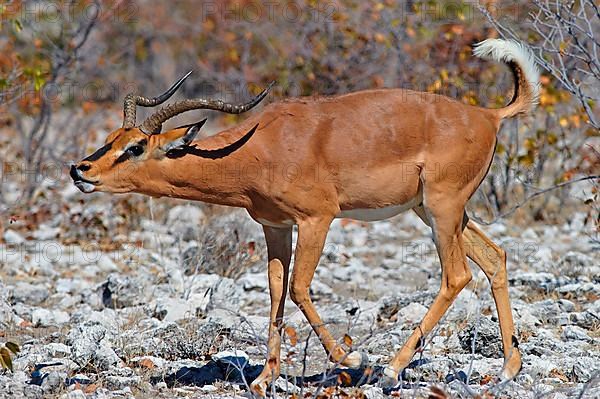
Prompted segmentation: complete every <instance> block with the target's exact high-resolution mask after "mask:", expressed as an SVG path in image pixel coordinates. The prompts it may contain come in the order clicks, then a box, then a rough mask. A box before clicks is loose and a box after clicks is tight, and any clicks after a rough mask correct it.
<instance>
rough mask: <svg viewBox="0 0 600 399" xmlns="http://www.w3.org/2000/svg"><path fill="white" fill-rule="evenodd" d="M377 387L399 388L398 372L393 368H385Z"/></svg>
mask: <svg viewBox="0 0 600 399" xmlns="http://www.w3.org/2000/svg"><path fill="white" fill-rule="evenodd" d="M377 385H378V386H379V387H380V388H394V387H396V386H398V372H397V371H396V370H394V369H393V368H391V367H384V368H383V372H382V374H381V377H379V380H378V381H377Z"/></svg>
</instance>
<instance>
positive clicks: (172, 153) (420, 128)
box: [71, 39, 539, 395]
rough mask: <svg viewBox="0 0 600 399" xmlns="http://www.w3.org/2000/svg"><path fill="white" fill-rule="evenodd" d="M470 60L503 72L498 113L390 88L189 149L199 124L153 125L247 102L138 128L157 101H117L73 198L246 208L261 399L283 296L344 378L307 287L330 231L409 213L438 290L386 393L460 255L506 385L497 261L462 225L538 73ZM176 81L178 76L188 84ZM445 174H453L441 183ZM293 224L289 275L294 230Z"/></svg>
mask: <svg viewBox="0 0 600 399" xmlns="http://www.w3.org/2000/svg"><path fill="white" fill-rule="evenodd" d="M474 54H475V55H476V56H479V57H484V58H490V59H493V60H496V61H503V62H505V63H506V64H507V65H508V66H509V67H510V69H511V71H512V72H513V74H514V77H515V91H514V96H513V98H512V100H511V101H510V103H509V104H508V105H507V106H506V107H504V108H500V109H486V108H481V107H476V106H471V105H465V104H462V103H460V102H458V101H456V100H454V99H451V98H448V97H444V96H440V95H436V94H430V93H421V92H413V91H409V90H401V89H387V90H366V91H361V92H356V93H350V94H345V95H341V96H335V97H316V98H312V97H311V98H298V99H290V100H284V101H279V102H275V103H272V104H269V105H268V106H266V107H265V108H264V110H263V111H262V112H261V113H259V114H255V115H252V116H251V117H250V118H248V119H247V120H246V121H245V122H243V123H241V124H240V125H238V126H236V127H233V128H230V129H227V130H225V131H222V132H220V133H218V134H216V135H214V136H211V137H208V138H205V139H202V140H195V136H196V134H197V133H198V130H199V129H200V127H201V126H202V123H203V122H204V121H203V122H200V123H197V124H194V125H189V126H184V127H181V128H177V129H173V130H170V131H167V132H164V133H162V132H161V126H162V124H163V123H164V122H165V121H166V120H168V119H170V118H172V117H174V116H176V115H178V114H180V113H182V112H185V111H188V110H193V109H209V110H217V111H223V112H228V113H242V112H245V111H248V110H249V109H251V108H253V107H254V106H255V105H257V104H258V103H259V102H260V101H261V100H262V99H263V98H264V97H265V95H266V94H267V91H268V89H267V90H265V91H263V92H262V93H261V94H260V95H258V96H257V97H255V98H254V99H253V100H251V101H250V102H249V103H247V104H243V105H232V104H228V103H224V102H222V101H217V100H207V99H193V100H184V101H181V102H177V103H174V104H171V105H167V106H164V107H163V108H160V109H159V110H158V111H157V112H155V113H154V114H152V116H150V117H149V118H147V119H146V120H145V121H144V122H143V123H141V124H140V125H136V122H135V110H136V105H140V106H156V105H159V104H161V103H163V102H165V101H166V100H167V99H168V98H169V97H170V96H171V95H172V94H173V93H174V92H175V91H176V90H177V88H178V87H179V86H180V85H181V84H182V82H183V80H184V79H185V77H184V78H182V79H181V80H179V81H178V82H177V83H175V85H173V87H171V89H169V90H168V91H167V92H166V93H164V94H163V95H161V96H159V97H157V98H153V99H149V98H145V97H142V96H136V95H131V94H130V95H128V96H127V97H126V100H125V110H124V114H125V115H124V123H123V127H122V128H120V129H117V130H115V131H114V132H112V133H111V134H110V135H109V136H108V138H107V139H106V143H105V144H104V146H103V147H102V148H100V149H99V150H97V151H96V152H95V153H93V154H92V155H90V156H89V157H87V158H85V159H84V160H83V161H81V162H79V163H78V164H76V165H73V166H72V168H71V176H72V178H73V180H74V182H75V185H76V186H77V187H78V188H79V189H80V190H81V191H83V192H86V193H90V192H94V191H103V192H109V193H128V192H135V193H142V194H147V195H151V196H156V197H160V196H166V197H175V198H183V199H188V200H195V201H204V202H209V203H215V204H222V205H228V206H235V207H241V208H245V209H246V210H247V211H248V213H249V214H250V216H251V217H252V218H253V219H254V220H256V221H257V222H258V223H260V224H261V225H262V226H263V229H264V234H265V239H266V243H267V247H268V276H269V289H270V296H271V315H270V316H271V317H270V326H269V341H268V358H267V361H266V362H265V366H264V369H263V371H262V373H261V374H260V375H259V376H258V377H257V378H256V380H255V381H254V382H253V383H252V389H253V391H254V392H255V393H257V394H260V395H264V394H265V392H266V388H267V385H268V383H269V382H270V381H271V380H272V379H273V377H274V376H277V375H279V370H280V361H279V357H280V356H279V354H280V344H281V335H280V334H281V330H282V326H283V309H284V301H285V297H286V295H287V292H288V280H289V293H290V297H291V299H292V301H294V302H295V303H296V304H297V305H298V307H299V308H300V309H301V310H302V312H303V313H304V315H305V316H306V319H307V320H308V322H309V323H310V325H311V326H312V328H313V329H314V330H315V332H316V333H317V335H318V336H319V338H320V340H321V342H322V344H323V347H324V348H325V351H326V352H327V354H328V355H329V358H330V359H331V360H332V361H334V362H338V363H340V364H342V365H344V366H347V367H353V368H355V367H360V366H361V365H364V364H365V360H366V359H365V356H364V355H363V354H361V353H359V352H350V353H346V351H345V350H344V349H343V348H342V346H341V345H340V344H339V343H338V341H336V339H335V338H334V337H333V336H332V335H331V334H330V332H329V331H328V329H327V327H326V325H325V324H324V323H323V321H322V320H321V318H320V316H319V314H318V313H317V311H316V309H315V306H314V305H313V303H312V302H311V298H310V296H309V286H310V283H311V280H312V278H313V275H314V273H315V269H316V267H317V265H318V263H319V258H320V255H321V251H322V249H323V245H324V243H325V238H326V236H327V231H328V230H329V226H330V224H331V222H332V220H333V219H335V218H352V219H358V220H366V221H371V220H380V219H385V218H389V217H392V216H394V215H397V214H398V213H400V212H404V211H407V210H410V209H412V210H413V211H415V212H416V214H417V215H418V216H419V217H420V218H421V219H422V220H423V221H424V222H425V223H426V224H427V225H429V226H430V227H431V229H432V231H433V238H434V241H435V245H436V248H437V251H438V254H439V258H440V261H441V268H442V276H441V287H440V290H439V293H438V295H437V296H436V298H435V300H434V301H433V304H432V305H431V307H430V308H429V310H428V312H427V313H426V315H425V317H423V320H422V321H421V322H420V324H419V326H418V328H416V329H415V330H414V332H413V333H412V335H411V336H410V337H409V338H408V340H407V341H406V343H405V344H404V346H403V347H402V348H401V349H400V351H399V352H398V353H396V355H395V356H394V357H393V359H392V360H391V362H390V363H389V365H388V366H387V367H385V368H384V374H385V376H387V378H389V379H390V380H391V381H392V382H393V381H397V378H398V373H399V372H401V371H402V369H403V368H405V367H406V366H407V365H408V364H409V362H410V360H411V358H412V357H413V355H414V353H415V351H416V350H417V349H418V348H419V345H420V344H421V342H422V338H423V337H424V336H425V335H427V334H428V333H430V332H431V330H432V329H433V328H434V326H435V325H436V324H437V323H438V321H439V320H440V318H441V317H442V315H444V313H445V312H446V310H447V309H448V307H449V306H450V305H451V304H452V302H453V301H454V299H455V298H456V297H457V295H458V294H459V293H460V291H461V290H462V288H463V287H465V285H467V284H468V283H469V281H471V271H470V269H469V266H468V264H467V257H469V258H471V259H472V260H473V261H474V262H475V263H476V264H477V265H478V266H479V267H480V268H481V269H482V270H483V272H484V273H485V274H486V275H487V277H488V278H489V280H490V285H491V289H492V293H493V297H494V300H495V302H496V307H497V310H498V320H499V323H500V330H501V334H502V343H503V348H504V359H505V360H504V367H503V372H502V376H503V377H504V378H506V379H509V378H512V377H514V376H515V375H516V374H517V373H518V372H519V370H520V368H521V356H520V354H519V351H518V348H517V340H516V338H515V336H514V323H513V318H512V314H511V308H510V302H509V296H508V287H507V276H506V254H505V252H504V251H503V250H502V249H501V248H500V247H498V246H497V245H496V244H494V243H493V242H492V241H491V240H490V239H489V238H488V237H486V235H485V234H484V233H483V232H482V231H481V230H480V229H478V228H477V227H476V225H475V224H474V223H473V222H472V221H469V219H468V217H467V216H466V214H465V204H466V203H467V201H468V200H469V198H470V197H471V196H472V195H473V193H474V192H475V190H476V189H477V187H478V186H479V185H480V184H481V182H482V180H483V179H484V177H485V176H486V174H487V172H488V169H489V167H490V163H491V162H492V158H493V156H494V150H495V146H496V134H497V132H498V129H499V127H500V123H501V122H502V120H503V119H505V118H511V117H514V116H516V115H518V114H521V113H526V112H528V111H529V110H530V109H531V108H532V107H533V106H534V105H535V103H536V102H537V99H538V95H539V83H538V80H539V72H538V70H537V69H536V66H535V63H534V61H533V57H532V55H531V54H530V52H529V51H528V50H527V49H526V48H525V47H523V46H522V45H521V44H519V43H517V42H514V41H504V40H499V39H489V40H485V41H483V42H481V43H479V44H478V45H476V47H475V50H474ZM186 77H187V75H186ZM449 170H452V171H453V172H452V173H443V171H449ZM293 226H298V241H297V245H296V249H295V251H296V252H295V254H296V255H295V264H294V268H293V271H292V272H291V279H289V278H288V276H289V269H290V257H291V254H292V228H293Z"/></svg>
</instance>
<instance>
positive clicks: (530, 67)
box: [473, 39, 540, 106]
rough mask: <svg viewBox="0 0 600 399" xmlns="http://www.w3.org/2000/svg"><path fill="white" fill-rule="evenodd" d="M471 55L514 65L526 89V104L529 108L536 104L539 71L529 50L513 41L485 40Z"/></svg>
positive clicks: (538, 92) (538, 88)
mask: <svg viewBox="0 0 600 399" xmlns="http://www.w3.org/2000/svg"><path fill="white" fill-rule="evenodd" d="M473 55H475V56H476V57H479V58H484V59H491V60H494V61H498V62H505V63H509V64H510V63H514V64H516V66H517V67H518V68H519V69H520V70H521V72H522V73H523V75H524V76H523V78H524V80H525V81H526V83H527V86H528V87H524V88H523V89H525V91H526V92H528V93H527V94H528V97H530V98H528V99H527V102H528V103H529V105H530V106H533V105H535V104H537V103H538V101H539V97H540V71H539V69H538V68H537V66H536V64H535V57H534V55H533V54H532V52H531V50H529V48H528V47H527V46H525V45H523V44H521V43H519V42H517V41H515V40H503V39H487V40H484V41H482V42H480V43H477V44H476V45H475V48H474V49H473Z"/></svg>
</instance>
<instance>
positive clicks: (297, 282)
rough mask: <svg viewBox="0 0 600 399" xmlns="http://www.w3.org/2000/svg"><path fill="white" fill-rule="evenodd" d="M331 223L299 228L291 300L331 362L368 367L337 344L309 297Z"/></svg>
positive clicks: (315, 222)
mask: <svg viewBox="0 0 600 399" xmlns="http://www.w3.org/2000/svg"><path fill="white" fill-rule="evenodd" d="M331 220H332V219H331V218H322V219H310V220H306V221H303V222H302V223H299V224H298V243H297V244H296V257H295V261H294V271H293V272H292V281H291V285H290V297H291V298H292V301H294V303H295V304H296V305H298V307H299V308H300V310H301V311H302V313H304V316H305V317H306V319H307V320H308V322H309V323H310V325H311V327H312V328H313V330H314V331H315V333H317V336H318V337H319V339H320V340H321V344H322V345H323V347H324V348H325V351H326V352H327V354H328V355H329V358H330V359H331V361H333V362H335V363H338V364H341V365H344V366H347V367H351V368H359V367H362V366H365V365H366V363H367V361H368V359H367V358H366V356H363V355H362V354H361V353H359V352H352V353H349V354H347V353H346V351H344V349H342V348H341V347H340V345H338V344H337V342H336V340H335V339H334V338H333V336H332V335H331V333H330V332H329V330H327V328H326V327H325V324H324V323H323V320H321V317H320V316H319V314H318V313H317V310H316V309H315V306H314V305H313V303H312V301H311V299H310V295H309V288H310V283H311V281H312V279H313V276H314V274H315V269H316V268H317V265H318V264H319V259H320V257H321V253H322V252H323V246H324V245H325V239H326V237H327V232H328V230H329V225H330V223H331Z"/></svg>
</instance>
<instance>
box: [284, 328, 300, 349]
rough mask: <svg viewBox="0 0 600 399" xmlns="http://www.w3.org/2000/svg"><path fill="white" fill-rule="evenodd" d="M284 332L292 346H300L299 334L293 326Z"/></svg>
mask: <svg viewBox="0 0 600 399" xmlns="http://www.w3.org/2000/svg"><path fill="white" fill-rule="evenodd" d="M284 331H285V335H287V336H288V339H289V340H290V345H292V346H296V345H297V344H298V334H297V333H296V329H295V328H294V327H291V326H286V327H285V328H284Z"/></svg>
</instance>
